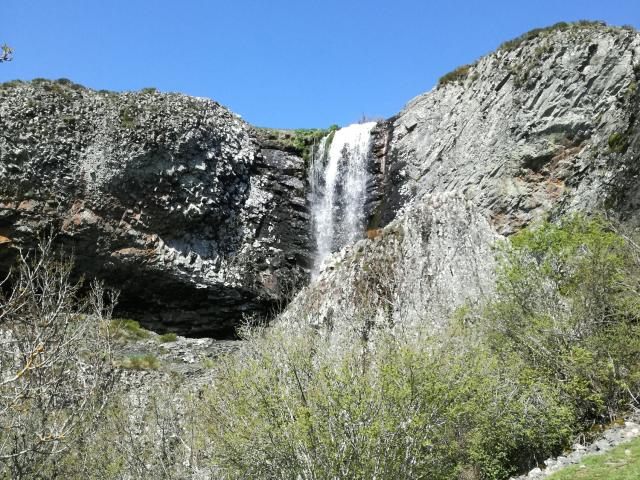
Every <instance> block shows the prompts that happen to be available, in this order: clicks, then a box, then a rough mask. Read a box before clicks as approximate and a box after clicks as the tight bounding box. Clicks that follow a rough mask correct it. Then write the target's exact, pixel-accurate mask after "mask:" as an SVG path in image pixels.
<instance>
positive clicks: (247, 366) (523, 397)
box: [202, 328, 573, 479]
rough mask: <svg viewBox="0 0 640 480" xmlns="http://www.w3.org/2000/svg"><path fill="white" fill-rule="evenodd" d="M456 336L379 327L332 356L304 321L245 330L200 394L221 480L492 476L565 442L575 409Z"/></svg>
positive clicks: (518, 365) (525, 463)
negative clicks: (242, 344) (235, 352)
mask: <svg viewBox="0 0 640 480" xmlns="http://www.w3.org/2000/svg"><path fill="white" fill-rule="evenodd" d="M460 335H463V336H464V338H465V341H464V342H459V341H458V340H459V339H460V338H461V337H460ZM452 338H456V339H457V340H455V341H453V342H443V343H438V342H435V341H434V339H431V338H428V337H426V336H423V337H422V341H419V342H416V341H412V340H410V339H409V338H399V337H398V336H396V335H392V334H391V332H386V333H381V335H380V336H379V337H378V338H377V339H376V340H373V341H371V342H369V343H363V342H354V344H353V348H352V349H351V350H349V351H346V352H342V354H341V355H340V357H339V358H335V356H334V355H332V354H327V353H325V352H328V351H330V346H329V345H327V344H325V341H324V340H322V339H321V338H319V337H318V336H317V335H316V334H314V331H313V330H312V329H310V328H309V329H308V330H306V329H303V330H301V331H297V332H295V333H294V334H293V335H292V333H291V332H290V331H288V332H287V331H286V330H284V329H279V328H274V329H271V330H269V331H267V332H257V333H253V334H252V335H251V337H250V339H249V343H250V350H249V351H246V352H245V354H244V355H243V356H231V357H227V358H226V359H224V361H222V363H221V364H220V365H219V367H218V369H217V371H216V372H217V375H216V376H215V381H214V384H213V385H212V386H211V388H210V389H209V390H208V391H207V393H206V396H205V398H206V404H205V407H204V411H203V413H202V415H203V416H204V418H210V421H207V422H204V423H206V424H207V425H208V426H209V427H208V431H207V434H206V436H207V437H208V438H209V440H210V441H212V442H213V445H212V451H213V456H214V462H215V466H216V467H217V468H220V469H221V470H223V471H224V472H225V473H226V474H228V475H229V478H311V477H312V476H315V477H317V478H349V479H369V478H432V479H450V478H496V479H497V478H505V477H507V476H509V475H510V474H512V473H514V472H515V471H517V470H518V469H519V468H525V467H528V466H531V465H532V463H531V461H532V458H533V457H534V456H537V457H538V458H542V457H543V456H544V455H548V454H550V453H551V452H552V451H554V450H556V449H558V448H560V447H561V446H563V445H564V444H565V443H566V442H567V441H568V440H569V438H570V433H571V428H570V425H571V424H572V420H573V412H572V410H571V408H568V407H566V406H565V405H564V404H563V403H562V402H561V399H560V397H559V395H558V391H557V389H555V388H554V386H553V385H537V384H536V383H535V382H533V381H531V378H530V377H528V376H527V375H525V374H524V373H523V372H526V369H522V368H521V367H522V362H520V363H505V362H502V361H500V359H499V358H498V357H495V356H493V355H492V353H491V352H490V351H489V350H488V349H486V348H485V347H484V346H483V345H482V344H481V343H480V342H476V341H474V340H473V336H471V335H468V332H465V333H464V334H461V333H460V332H458V337H455V336H454V337H452ZM214 419H215V421H214ZM463 475H464V476H465V477H462V476H463Z"/></svg>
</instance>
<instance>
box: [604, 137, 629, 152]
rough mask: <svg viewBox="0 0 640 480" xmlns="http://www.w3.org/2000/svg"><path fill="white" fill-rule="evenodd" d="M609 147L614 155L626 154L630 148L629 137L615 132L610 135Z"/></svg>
mask: <svg viewBox="0 0 640 480" xmlns="http://www.w3.org/2000/svg"><path fill="white" fill-rule="evenodd" d="M607 144H608V145H609V151H610V152H613V153H624V152H626V151H627V148H628V147H629V139H628V137H627V135H625V134H622V133H619V132H614V133H612V134H611V135H609V139H608V141H607Z"/></svg>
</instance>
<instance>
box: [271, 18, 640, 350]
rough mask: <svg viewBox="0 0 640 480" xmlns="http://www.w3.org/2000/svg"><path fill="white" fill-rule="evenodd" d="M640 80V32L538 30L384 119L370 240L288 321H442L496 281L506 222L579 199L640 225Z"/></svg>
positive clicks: (588, 27)
mask: <svg viewBox="0 0 640 480" xmlns="http://www.w3.org/2000/svg"><path fill="white" fill-rule="evenodd" d="M639 83H640V34H638V32H637V31H635V30H633V29H629V28H614V27H608V26H606V25H604V24H601V23H597V22H593V23H592V22H581V23H578V24H559V25H556V26H553V27H551V28H548V29H542V30H538V31H533V32H530V33H528V34H525V35H523V36H522V37H521V38H518V39H516V40H514V41H511V42H507V43H505V44H504V45H503V46H502V47H501V48H499V49H498V50H497V51H496V52H494V53H492V54H490V55H487V56H486V57H483V58H481V59H480V60H478V61H477V62H476V63H475V64H473V65H466V66H463V67H461V68H459V69H458V70H456V71H454V72H452V73H451V74H449V75H446V76H445V77H443V78H442V79H441V81H440V83H439V85H438V86H436V87H435V88H434V89H433V90H431V91H430V92H428V93H425V94H424V95H421V96H419V97H417V98H415V99H413V100H412V101H411V102H409V103H408V104H407V106H406V107H405V108H404V110H403V111H402V112H400V113H399V114H398V115H397V116H396V117H393V118H391V119H389V120H387V121H384V122H380V123H379V124H378V125H377V126H376V128H375V130H374V132H373V136H374V138H373V147H372V157H371V161H370V165H369V170H370V174H371V175H372V181H371V182H370V183H369V187H368V203H367V212H366V213H367V215H368V216H369V232H368V236H369V237H370V238H369V239H365V240H362V241H360V242H358V243H356V244H355V245H353V246H352V247H349V248H347V249H345V250H344V251H342V252H340V253H338V254H336V255H335V256H334V257H333V259H332V260H331V261H329V262H328V263H327V267H326V269H325V271H324V272H323V273H322V274H321V275H320V277H319V279H318V282H317V283H316V284H315V285H311V286H310V287H308V288H307V289H305V290H303V291H302V292H301V294H300V296H299V297H298V298H297V299H296V300H295V301H294V302H293V303H292V305H291V307H290V308H289V310H288V311H287V312H286V314H285V315H284V316H283V318H284V320H285V321H288V322H296V321H301V320H307V321H309V322H311V323H312V324H317V325H318V326H319V327H324V328H325V330H327V331H328V332H333V331H335V325H342V327H341V329H340V332H341V333H339V334H338V335H336V336H335V337H336V339H338V338H341V339H342V340H341V341H350V340H349V339H350V338H353V336H354V335H356V336H357V335H363V334H368V333H366V332H369V331H370V330H371V328H372V326H374V325H375V324H376V323H377V322H380V321H387V322H390V323H391V324H392V325H394V326H398V327H399V328H400V327H403V328H404V327H406V326H411V325H412V324H415V323H420V324H423V325H424V324H432V325H434V326H435V327H437V326H438V325H439V324H440V322H442V321H443V320H446V319H447V318H450V316H451V314H452V313H453V312H454V311H455V309H456V308H457V307H459V306H461V305H463V304H464V303H465V302H473V301H474V300H475V299H478V298H479V297H481V296H482V295H486V294H488V293H490V292H491V291H492V282H493V280H492V273H493V269H494V256H495V252H494V251H493V250H492V249H491V245H492V244H494V243H495V241H496V240H497V239H499V238H500V234H502V235H509V234H512V233H514V232H516V231H518V230H519V229H521V228H522V227H523V226H526V225H527V224H529V223H530V222H532V221H535V220H539V219H541V218H545V217H554V216H557V215H561V214H564V213H567V212H573V211H582V212H601V211H605V210H607V211H608V212H609V213H610V214H611V215H614V216H617V217H619V218H620V219H622V220H623V221H626V222H629V223H631V224H637V223H638V220H639V219H640V216H639V215H638V213H639V210H638V206H639V201H640V191H639V189H640V177H639V176H638V173H639V169H640V123H639V119H638V117H639V115H638V114H639V113H640V103H639V102H640V97H639V95H638V84H639ZM381 227H384V228H381ZM344 325H347V327H344ZM345 328H346V329H347V332H346V333H345Z"/></svg>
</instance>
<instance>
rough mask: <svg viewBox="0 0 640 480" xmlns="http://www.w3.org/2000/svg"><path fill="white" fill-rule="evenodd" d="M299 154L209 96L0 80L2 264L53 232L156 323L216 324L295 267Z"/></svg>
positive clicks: (179, 326)
mask: <svg viewBox="0 0 640 480" xmlns="http://www.w3.org/2000/svg"><path fill="white" fill-rule="evenodd" d="M304 170H305V169H304V162H303V161H302V159H301V158H298V157H296V156H294V155H291V154H287V153H284V152H278V151H271V150H264V151H263V150H262V149H261V147H260V145H258V143H257V142H256V141H255V139H254V138H253V137H252V136H251V134H250V133H249V128H248V126H247V124H246V123H245V122H244V121H242V120H241V119H240V118H239V117H238V116H236V115H234V114H232V113H231V112H229V111H228V110H227V109H225V108H224V107H222V106H220V105H219V104H217V103H215V102H213V101H211V100H207V99H201V98H192V97H187V96H183V95H177V94H159V93H157V92H155V91H152V90H149V91H143V92H140V93H124V94H115V93H111V92H96V91H93V90H89V89H85V88H83V87H80V86H78V85H74V84H72V83H71V82H68V81H57V82H49V81H34V82H32V83H22V82H11V83H9V84H3V85H1V86H0V239H1V241H2V245H1V246H0V249H1V250H2V263H1V265H2V270H4V271H6V270H7V269H8V267H9V264H10V260H11V258H10V257H11V254H10V252H11V248H7V247H8V246H15V247H31V246H33V245H34V242H35V241H36V239H37V236H38V235H39V234H42V233H48V232H50V231H54V232H55V233H57V234H58V242H59V243H60V244H61V245H64V248H65V249H66V250H67V251H70V252H71V251H72V252H73V254H74V256H75V259H76V265H77V269H78V271H79V272H82V273H83V274H85V275H86V276H87V277H90V278H91V277H96V278H99V279H103V280H105V281H106V282H107V284H109V285H111V286H114V287H117V288H119V290H120V291H121V297H120V304H119V309H120V313H121V314H123V315H124V314H126V315H130V316H132V317H133V318H136V319H138V320H141V321H143V322H144V323H145V324H146V325H147V326H149V327H152V328H157V329H159V330H173V331H177V332H179V333H183V334H190V335H226V334H228V333H230V332H232V331H233V328H234V326H235V325H237V324H238V322H239V321H240V320H241V318H242V316H243V315H244V314H245V313H246V314H251V313H260V314H264V313H267V312H269V311H270V310H271V309H272V308H273V306H274V304H275V303H277V302H279V301H280V299H281V298H282V296H283V295H284V293H285V292H287V294H288V293H289V292H290V291H291V290H292V289H296V288H297V287H298V286H299V285H300V284H301V282H303V281H304V279H305V278H306V275H307V269H308V267H309V264H310V260H309V258H310V255H312V252H311V249H312V246H311V244H310V240H309V231H310V227H309V225H308V223H309V216H308V212H307V207H306V191H305V189H306V187H305V178H306V176H305V171H304Z"/></svg>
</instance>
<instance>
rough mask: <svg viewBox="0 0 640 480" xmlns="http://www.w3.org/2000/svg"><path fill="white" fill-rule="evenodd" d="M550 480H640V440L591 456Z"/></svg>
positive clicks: (552, 476) (555, 474)
mask: <svg viewBox="0 0 640 480" xmlns="http://www.w3.org/2000/svg"><path fill="white" fill-rule="evenodd" d="M547 478H548V480H637V479H639V478H640V438H636V439H635V440H632V441H631V442H629V443H624V444H622V445H619V446H617V447H616V448H613V449H611V450H610V451H609V452H607V453H605V454H603V455H591V456H587V457H585V458H584V460H583V461H582V462H581V463H580V464H578V465H572V466H570V467H566V468H564V469H562V470H560V471H559V472H557V473H554V474H553V475H551V476H549V477H547Z"/></svg>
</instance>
